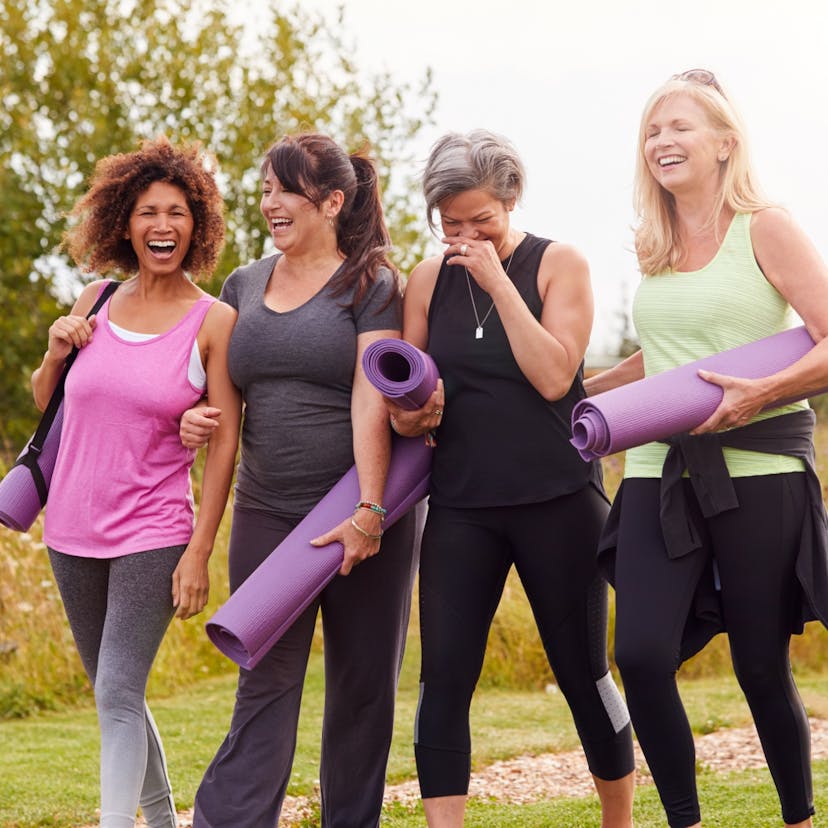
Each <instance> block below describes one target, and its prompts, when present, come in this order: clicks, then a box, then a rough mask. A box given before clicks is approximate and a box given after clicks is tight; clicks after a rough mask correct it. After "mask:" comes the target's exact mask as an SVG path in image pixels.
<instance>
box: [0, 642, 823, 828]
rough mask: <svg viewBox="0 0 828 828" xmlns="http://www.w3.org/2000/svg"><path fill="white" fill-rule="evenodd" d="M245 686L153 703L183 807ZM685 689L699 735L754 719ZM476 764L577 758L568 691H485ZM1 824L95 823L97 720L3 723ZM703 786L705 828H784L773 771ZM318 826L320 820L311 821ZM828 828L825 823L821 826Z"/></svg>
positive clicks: (306, 745) (489, 816)
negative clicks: (566, 754) (556, 755)
mask: <svg viewBox="0 0 828 828" xmlns="http://www.w3.org/2000/svg"><path fill="white" fill-rule="evenodd" d="M416 649H417V648H416V644H413V645H412V646H411V647H410V648H409V651H408V653H407V655H406V659H405V664H404V668H403V674H402V677H401V682H400V693H399V702H398V709H397V723H396V728H395V737H394V743H393V746H392V753H391V759H390V763H389V775H388V778H389V782H392V783H393V782H398V781H401V780H404V779H409V778H413V776H414V775H415V771H414V763H413V754H412V749H411V741H412V739H411V734H412V722H413V717H414V711H415V707H416V703H417V659H418V654H417V651H416ZM799 681H800V689H801V691H802V695H803V698H804V699H805V702H806V706H807V708H808V712H809V715H811V716H814V717H816V718H828V676H824V675H805V676H801V677H800V679H799ZM233 690H234V680H233V677H232V676H220V677H214V678H208V679H204V680H202V681H199V682H197V683H195V684H193V686H192V687H191V688H189V689H188V690H187V691H186V692H181V693H176V694H173V695H169V696H166V697H164V698H155V699H151V704H152V708H153V712H154V714H155V716H156V719H157V721H158V725H159V728H160V730H161V733H162V736H163V738H164V743H165V748H166V751H167V758H168V761H169V766H170V774H171V777H172V779H173V783H174V786H175V791H176V798H177V803H178V805H179V807H180V808H186V807H189V806H190V805H191V804H192V799H193V795H194V793H195V789H196V787H197V785H198V782H199V781H200V779H201V775H202V773H203V771H204V768H205V766H206V764H207V763H208V762H209V760H210V758H211V757H212V754H213V752H214V750H215V748H216V747H217V746H218V744H219V742H220V741H221V739H222V738H223V736H224V733H225V730H226V727H227V723H228V720H229V715H230V711H231V709H232V704H233ZM323 692H324V681H323V676H322V664H321V657H320V656H319V654H318V653H314V654H313V656H312V658H311V663H310V668H309V673H308V681H307V685H306V691H305V698H304V701H303V711H302V717H301V722H300V732H299V748H298V752H297V757H296V763H295V766H294V772H293V776H292V780H291V785H290V790H289V793H290V794H291V795H294V796H295V795H313V792H314V785H315V782H316V780H317V778H318V745H319V734H320V722H321V709H322V699H323ZM682 692H683V695H684V697H685V700H686V703H687V709H688V714H689V716H690V719H691V722H692V723H693V727H694V729H695V731H696V732H697V733H700V734H701V733H709V732H711V731H714V730H717V729H719V728H724V727H738V726H743V725H746V724H748V723H749V714H748V710H747V708H746V705H745V704H744V701H743V700H742V697H741V694H740V692H739V690H738V687H736V685H735V682H734V681H733V680H732V678H729V677H723V678H715V679H696V680H692V681H684V682H683V683H682ZM472 715H473V733H474V764H475V767H476V768H479V767H482V766H484V765H487V764H490V763H491V762H493V761H495V760H498V759H505V758H510V757H513V756H516V755H525V754H530V755H531V754H540V753H545V752H557V751H563V750H574V749H576V748H577V747H578V741H577V736H576V734H575V731H574V728H573V726H572V723H571V720H570V717H569V711H568V709H567V707H566V704H565V702H564V701H563V699H562V698H561V696H560V694H551V693H548V692H545V691H543V690H507V689H499V688H488V689H482V690H481V691H479V692H478V694H477V695H476V696H475V701H474V704H473V710H472ZM0 744H2V750H0V828H46V826H49V828H77V827H78V826H82V825H86V824H89V823H90V822H93V821H94V816H95V807H96V805H97V801H98V799H97V797H98V791H97V761H98V760H97V750H98V736H97V722H96V717H95V712H94V709H93V708H92V707H90V706H88V705H86V706H83V707H80V708H77V709H72V710H65V711H62V712H59V713H41V714H38V715H35V716H31V717H28V718H25V719H17V720H7V721H4V722H2V723H0ZM826 783H828V761H821V762H818V763H816V780H815V790H816V791H817V803H818V807H819V808H820V810H821V811H823V812H828V788H826ZM700 789H701V794H702V799H703V801H704V804H705V809H706V812H709V814H710V819H709V820H708V819H706V821H705V825H706V826H707V825H711V826H715V825H720V826H728V828H764V826H768V828H770V826H777V825H780V824H781V823H780V821H779V818H778V805H777V802H776V797H775V792H774V790H773V788H772V785H771V783H770V779H769V776H768V774H767V772H766V771H749V772H744V773H736V774H728V775H727V776H724V777H723V776H720V775H717V774H714V773H711V772H705V773H703V774H702V775H701V776H700ZM597 813H598V812H597V801H596V800H595V798H594V797H588V798H586V799H576V800H555V801H552V802H545V803H539V804H535V805H531V806H528V805H527V806H507V805H503V804H494V803H487V802H481V801H475V802H473V803H472V804H471V806H470V810H469V820H468V823H467V824H468V825H472V826H508V825H514V826H547V828H549V826H558V828H590V827H591V826H595V828H598V826H599V821H598V816H597ZM636 819H637V822H636V824H637V828H648V826H663V825H664V822H663V817H662V816H661V811H660V806H659V804H658V801H657V797H656V796H655V792H654V791H653V789H652V787H651V786H647V787H646V788H639V791H638V794H637V805H636ZM313 824H315V823H314V822H313V821H311V822H310V823H309V825H313ZM382 824H383V826H385V825H388V826H396V827H397V828H409V826H415V825H420V826H421V825H423V824H424V821H423V817H422V813H421V810H420V809H419V806H418V807H417V808H416V809H413V810H412V809H410V808H405V807H402V806H395V807H392V808H389V809H387V811H386V813H385V816H384V818H383V822H382ZM818 824H819V823H818Z"/></svg>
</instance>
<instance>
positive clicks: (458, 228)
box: [437, 189, 515, 258]
mask: <svg viewBox="0 0 828 828" xmlns="http://www.w3.org/2000/svg"><path fill="white" fill-rule="evenodd" d="M514 208H515V203H514V201H511V202H509V203H506V204H504V203H503V202H502V201H500V200H499V199H497V198H495V196H493V195H492V194H491V193H490V192H489V191H488V190H480V189H476V190H465V191H464V192H462V193H458V194H457V195H456V196H451V197H450V198H445V199H443V200H442V201H441V202H440V203H439V204H438V205H437V209H438V210H439V211H440V224H441V226H442V228H443V233H445V235H446V236H462V237H463V238H464V239H478V240H484V239H488V240H489V241H490V242H491V243H492V244H493V245H494V247H495V250H496V251H497V253H498V255H499V256H500V257H501V258H503V257H504V255H505V253H506V252H507V251H508V248H509V213H510V212H511V211H512V210H514Z"/></svg>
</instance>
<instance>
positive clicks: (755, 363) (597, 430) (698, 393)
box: [572, 327, 814, 460]
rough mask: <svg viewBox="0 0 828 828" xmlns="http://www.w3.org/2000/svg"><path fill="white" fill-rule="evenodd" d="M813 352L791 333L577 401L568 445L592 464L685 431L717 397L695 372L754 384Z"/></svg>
mask: <svg viewBox="0 0 828 828" xmlns="http://www.w3.org/2000/svg"><path fill="white" fill-rule="evenodd" d="M813 347H814V341H813V339H811V336H810V334H809V333H808V331H807V330H806V329H805V328H804V327H798V328H791V329H790V330H787V331H782V332H781V333H778V334H774V335H773V336H767V337H765V338H764V339H759V340H757V341H756V342H749V343H748V344H747V345H740V346H739V347H738V348H732V349H731V350H729V351H722V352H721V353H718V354H712V355H711V356H709V357H705V358H704V359H700V360H697V361H695V362H690V363H688V364H687V365H681V366H679V367H678V368H673V369H671V370H669V371H664V372H662V373H660V374H654V375H652V376H650V377H646V378H644V379H641V380H637V381H636V382H631V383H629V384H628V385H622V386H620V387H619V388H613V389H612V390H611V391H605V392H604V393H602V394H596V395H595V396H594V397H589V398H587V399H584V400H581V401H580V402H579V403H578V404H577V405H576V406H575V408H574V409H573V411H572V445H574V446H575V448H576V449H578V452H579V453H580V455H581V457H583V458H584V460H594V459H596V458H598V457H605V456H606V455H608V454H614V453H615V452H617V451H624V450H625V449H628V448H632V447H633V446H640V445H643V444H644V443H649V442H652V441H653V440H663V439H664V438H665V437H670V436H672V435H674V434H681V433H683V432H685V431H690V430H691V429H693V428H695V427H696V426H697V425H700V424H701V423H703V422H704V421H705V420H706V419H707V418H708V417H709V416H710V415H711V414H712V413H713V412H714V411H715V410H716V408H717V407H718V405H719V403H720V402H721V399H722V395H723V391H722V389H721V388H720V387H719V386H718V385H714V384H713V383H710V382H705V381H704V380H703V379H702V378H701V377H699V376H698V370H699V369H700V368H704V369H706V370H709V371H715V372H716V373H718V374H727V375H729V376H733V377H742V378H744V379H757V378H759V377H767V376H769V375H771V374H774V373H776V372H777V371H781V370H782V369H783V368H787V367H788V366H789V365H791V364H793V363H794V362H796V361H797V360H798V359H800V358H801V357H803V356H804V355H805V354H806V353H807V352H808V351H810V350H811V348H813ZM811 396H814V395H811ZM794 401H795V400H793V399H790V400H784V401H780V402H777V403H775V404H774V407H775V408H776V407H779V406H781V405H784V404H786V403H790V402H794Z"/></svg>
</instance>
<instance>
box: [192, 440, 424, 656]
mask: <svg viewBox="0 0 828 828" xmlns="http://www.w3.org/2000/svg"><path fill="white" fill-rule="evenodd" d="M430 471H431V449H430V448H429V447H428V446H427V445H425V442H424V441H423V439H422V438H406V437H399V438H395V439H394V442H393V447H392V454H391V464H390V466H389V469H388V479H387V481H386V484H385V508H386V509H388V514H387V515H386V517H385V523H384V525H385V527H386V528H388V527H389V526H391V525H392V524H393V523H394V522H395V521H396V520H398V519H399V518H401V517H402V516H403V515H404V514H405V513H406V512H407V511H408V510H409V509H411V508H412V507H413V506H414V505H415V504H416V503H417V502H418V501H420V500H422V498H423V497H425V496H426V494H427V493H428V478H429V473H430ZM359 498H360V490H359V480H358V478H357V473H356V467H354V466H352V467H351V469H350V470H349V471H348V472H347V473H346V474H345V475H344V476H343V477H342V479H341V480H339V482H338V483H337V484H336V485H335V486H334V487H333V488H332V489H331V490H330V491H329V492H328V493H327V494H326V495H325V497H323V498H322V500H320V501H319V503H318V504H317V505H316V506H315V507H314V508H313V509H312V510H311V511H310V512H309V513H308V514H307V515H306V516H305V518H304V520H302V522H301V523H299V524H298V525H297V526H296V528H295V529H294V530H293V531H292V532H291V533H290V534H289V535H288V536H287V537H286V538H285V539H284V540H283V541H282V543H280V544H279V546H277V547H276V549H274V550H273V552H271V553H270V555H268V557H267V558H266V559H265V560H264V561H263V562H262V563H261V564H260V565H259V567H258V568H257V569H256V570H255V571H254V572H253V573H252V574H251V575H250V576H249V577H248V578H247V580H246V581H245V582H244V583H243V584H242V585H241V586H240V587H239V588H238V589H237V590H236V591H235V592H234V593H233V594H232V595H231V596H230V598H229V599H228V600H227V602H226V603H225V604H224V605H223V606H222V607H221V608H220V609H219V610H218V612H216V614H215V615H214V616H213V617H212V618H211V619H210V621H208V622H207V634H208V635H209V636H210V640H211V641H212V642H213V644H215V645H216V647H218V648H219V650H221V651H222V652H223V653H224V654H225V655H226V656H227V657H228V658H231V659H232V660H233V661H235V662H236V663H237V664H238V665H239V666H241V667H244V668H245V669H246V670H251V669H253V667H255V666H256V665H257V664H258V663H259V661H260V660H261V659H262V657H263V656H264V655H265V653H267V651H268V650H269V649H270V648H271V647H272V646H273V645H274V644H275V643H276V642H277V641H278V640H279V638H280V637H281V636H282V635H283V634H284V632H285V631H286V630H287V629H288V628H289V627H290V625H291V624H292V623H293V622H294V621H295V620H296V618H297V617H298V616H299V615H300V614H301V613H302V611H303V610H304V609H305V608H306V607H307V606H308V605H309V604H310V603H311V601H313V599H314V598H315V597H316V596H317V595H318V594H319V593H320V592H321V591H322V589H324V587H325V586H326V585H327V584H328V583H329V582H330V581H331V580H332V579H333V578H334V576H335V575H336V573H337V572H338V571H339V567H340V566H342V556H343V548H342V544H341V543H331V544H328V545H327V546H322V547H315V546H311V545H310V541H311V540H312V539H313V538H316V537H318V536H319V535H322V534H324V533H325V532H327V531H328V530H329V529H331V528H332V527H334V526H336V525H337V524H339V523H341V522H342V521H343V520H344V519H345V518H347V517H348V515H350V514H352V513H353V511H354V505H355V504H356V503H358V502H359Z"/></svg>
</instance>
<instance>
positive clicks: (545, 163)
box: [303, 0, 828, 354]
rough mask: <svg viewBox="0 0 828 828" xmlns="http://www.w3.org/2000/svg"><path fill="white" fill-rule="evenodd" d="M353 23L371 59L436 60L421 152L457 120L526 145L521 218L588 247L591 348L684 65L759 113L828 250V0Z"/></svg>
mask: <svg viewBox="0 0 828 828" xmlns="http://www.w3.org/2000/svg"><path fill="white" fill-rule="evenodd" d="M332 5H333V0H304V2H303V6H304V7H305V8H308V9H320V10H323V11H325V10H330V9H331V8H332ZM343 34H344V35H345V37H346V39H347V40H349V41H351V42H353V44H354V46H355V52H356V57H357V63H358V65H359V66H360V67H361V68H364V69H366V70H379V69H383V70H388V71H389V72H390V73H391V74H392V76H393V77H394V78H396V79H397V80H399V81H408V80H416V79H418V78H421V77H422V76H423V73H424V71H425V68H426V67H427V66H430V67H431V68H432V70H433V73H434V87H435V89H436V90H437V92H438V95H439V104H438V111H437V115H436V124H435V126H434V127H432V128H429V129H428V131H427V133H425V134H424V136H423V141H422V147H418V148H417V157H418V158H419V159H420V160H421V161H424V160H425V157H426V155H427V153H428V148H429V146H430V145H431V143H432V142H433V141H434V139H436V138H437V137H438V136H439V135H441V134H442V133H444V132H447V131H450V130H458V131H467V130H469V129H473V128H475V127H486V128H488V129H492V130H494V131H496V132H500V133H502V134H504V135H506V136H507V137H508V138H510V139H511V140H512V142H513V143H514V144H515V145H516V147H517V149H518V151H519V152H520V154H521V156H522V158H523V160H524V163H525V164H526V167H527V173H528V189H527V192H526V194H525V196H524V199H523V203H522V205H521V207H520V208H519V209H518V210H517V211H516V212H515V215H514V221H513V223H514V225H515V226H516V227H518V228H519V229H522V230H529V231H531V232H533V233H536V234H538V235H542V236H547V237H551V238H553V239H558V240H561V241H567V242H570V243H572V244H575V245H576V246H577V247H579V248H580V249H581V250H582V251H583V252H584V253H585V255H586V256H587V258H588V259H589V262H590V266H591V270H592V279H593V288H594V292H595V297H596V317H595V325H594V327H593V337H592V345H591V351H592V353H594V354H598V353H601V352H602V351H605V350H611V349H612V348H613V347H615V346H616V345H617V341H618V338H619V336H620V332H621V328H622V319H621V314H622V312H623V311H624V310H625V309H626V308H627V307H628V305H629V303H630V301H631V299H632V294H633V292H634V290H635V286H636V285H637V283H638V280H639V276H638V271H637V269H636V264H635V258H634V256H633V254H632V252H631V249H632V232H631V229H630V228H631V225H632V223H633V221H634V215H633V211H632V206H631V198H632V179H633V169H634V162H635V145H636V135H637V131H638V122H639V117H640V114H641V110H642V108H643V105H644V102H645V101H646V99H647V98H648V97H649V95H650V93H651V92H652V91H653V90H654V89H655V88H656V87H657V86H658V85H659V84H660V83H661V82H662V81H664V80H666V79H667V77H669V76H670V75H672V74H674V73H676V72H680V71H683V70H685V69H691V68H697V67H704V68H708V69H711V70H713V71H714V72H715V73H716V75H717V77H718V78H719V79H720V81H721V82H722V84H723V85H724V86H725V88H726V89H727V91H728V92H729V94H730V97H731V99H732V100H733V101H734V102H735V103H736V105H737V107H738V108H739V109H740V111H741V113H742V115H743V117H744V119H745V121H746V123H747V127H748V136H749V139H750V143H751V148H752V155H753V159H754V162H755V167H756V170H757V172H758V178H759V181H760V183H761V184H762V186H763V187H764V189H765V190H766V192H767V194H768V195H769V196H770V197H771V198H772V199H774V200H775V201H777V202H778V203H781V204H782V205H784V206H785V207H787V208H788V209H790V210H791V212H792V213H793V215H794V217H795V218H796V219H797V220H798V221H799V222H800V223H801V224H802V225H803V227H804V228H805V230H806V232H807V233H808V234H809V235H810V236H811V238H812V239H813V241H814V243H815V244H816V245H817V247H818V249H819V250H820V252H821V253H822V255H823V256H824V257H825V258H826V259H828V207H826V195H828V170H827V169H826V161H825V159H826V151H827V150H828V147H826V138H828V3H826V2H825V0H693V2H688V0H682V2H669V0H561V2H555V1H554V0H498V2H493V0H478V2H470V1H469V0H411V2H401V0H384V2H380V0H347V2H346V4H345V19H344V32H343ZM423 228H424V230H423V232H427V231H426V229H425V222H423Z"/></svg>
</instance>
